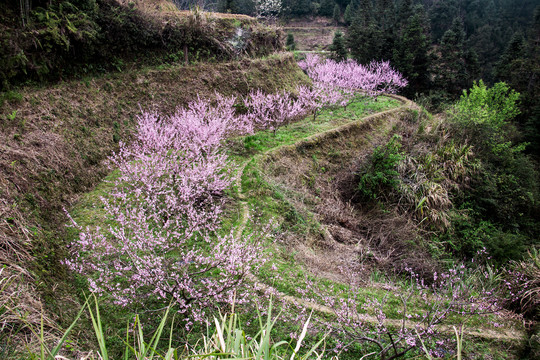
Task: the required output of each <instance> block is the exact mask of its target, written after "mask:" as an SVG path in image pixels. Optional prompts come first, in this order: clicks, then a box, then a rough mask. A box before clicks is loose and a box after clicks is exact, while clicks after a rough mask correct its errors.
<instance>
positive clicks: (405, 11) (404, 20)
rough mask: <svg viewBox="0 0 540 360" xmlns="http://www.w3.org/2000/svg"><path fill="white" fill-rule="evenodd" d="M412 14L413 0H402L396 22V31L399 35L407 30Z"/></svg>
mask: <svg viewBox="0 0 540 360" xmlns="http://www.w3.org/2000/svg"><path fill="white" fill-rule="evenodd" d="M412 16H413V10H412V0H401V3H400V5H399V9H398V12H397V16H396V22H395V27H396V31H397V32H398V33H399V35H401V33H402V32H403V31H404V30H405V28H406V27H407V24H408V22H409V20H410V18H411V17H412Z"/></svg>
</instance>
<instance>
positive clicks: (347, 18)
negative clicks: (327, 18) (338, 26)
mask: <svg viewBox="0 0 540 360" xmlns="http://www.w3.org/2000/svg"><path fill="white" fill-rule="evenodd" d="M351 4H352V1H351V2H350V3H349V4H348V5H347V7H346V8H345V12H344V13H343V20H345V23H346V24H347V25H350V24H352V20H353V14H352V13H353V8H352V7H353V6H352V5H351Z"/></svg>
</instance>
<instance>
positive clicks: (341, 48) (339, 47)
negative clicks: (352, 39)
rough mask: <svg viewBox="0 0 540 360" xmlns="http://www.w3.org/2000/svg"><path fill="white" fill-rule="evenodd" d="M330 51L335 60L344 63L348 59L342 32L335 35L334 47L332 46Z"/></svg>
mask: <svg viewBox="0 0 540 360" xmlns="http://www.w3.org/2000/svg"><path fill="white" fill-rule="evenodd" d="M330 51H332V55H331V58H332V59H333V60H336V61H343V60H346V59H347V49H346V48H345V41H344V39H343V33H342V32H341V31H336V32H335V33H334V40H333V41H332V45H330Z"/></svg>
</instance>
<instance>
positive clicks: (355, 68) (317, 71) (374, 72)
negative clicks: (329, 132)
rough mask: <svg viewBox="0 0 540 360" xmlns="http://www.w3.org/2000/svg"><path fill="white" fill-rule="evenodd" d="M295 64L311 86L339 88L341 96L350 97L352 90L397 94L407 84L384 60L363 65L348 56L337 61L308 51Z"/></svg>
mask: <svg viewBox="0 0 540 360" xmlns="http://www.w3.org/2000/svg"><path fill="white" fill-rule="evenodd" d="M298 65H299V66H300V67H301V68H302V69H303V70H304V71H305V72H306V73H307V74H308V76H309V77H310V78H311V79H312V80H313V83H314V86H317V87H322V88H327V89H339V90H340V91H341V92H342V94H343V97H344V99H347V98H348V99H351V98H352V94H354V93H355V92H364V93H365V94H367V95H368V96H378V95H379V94H381V93H396V92H397V91H398V90H399V89H400V88H402V87H404V86H406V85H407V80H405V78H404V77H403V76H402V75H401V73H399V72H398V71H396V70H395V69H393V68H392V67H391V66H390V63H389V62H387V61H386V62H371V63H370V64H369V65H367V66H364V65H362V64H358V63H357V62H356V61H354V60H350V59H349V60H346V61H341V62H337V61H334V60H331V59H325V60H323V59H322V58H321V57H319V56H318V55H313V54H308V55H307V56H306V59H305V60H302V61H300V62H299V63H298Z"/></svg>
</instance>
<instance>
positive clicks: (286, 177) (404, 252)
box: [261, 112, 435, 280]
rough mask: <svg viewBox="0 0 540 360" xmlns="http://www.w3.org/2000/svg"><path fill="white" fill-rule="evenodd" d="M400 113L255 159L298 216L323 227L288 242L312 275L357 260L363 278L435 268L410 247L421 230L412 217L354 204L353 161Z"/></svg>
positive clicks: (333, 273)
mask: <svg viewBox="0 0 540 360" xmlns="http://www.w3.org/2000/svg"><path fill="white" fill-rule="evenodd" d="M403 115H404V114H395V113H393V112H390V113H386V114H383V115H378V116H375V117H373V118H371V119H370V120H368V121H366V122H363V123H356V124H354V123H353V124H351V125H348V126H344V127H341V128H340V129H339V130H336V131H329V132H327V133H325V134H324V135H323V136H314V137H312V138H309V139H307V140H305V141H301V142H300V143H298V144H296V145H295V146H285V147H281V148H280V149H279V150H277V151H274V152H272V153H271V154H269V155H268V156H267V157H266V158H265V159H263V160H262V161H261V167H262V171H263V172H264V175H265V178H266V180H267V181H268V182H269V183H271V184H273V186H274V187H276V188H279V189H280V192H281V193H282V194H285V195H286V196H287V201H288V202H290V203H291V204H292V205H293V206H294V207H295V209H296V210H297V211H298V212H299V213H302V214H308V213H309V214H313V216H314V218H315V220H316V221H317V222H319V223H320V224H321V227H320V231H319V232H316V233H308V234H305V235H303V237H302V238H295V237H294V236H293V235H289V236H288V237H287V240H286V243H287V244H289V245H290V246H291V247H293V248H294V251H296V252H297V254H298V255H297V256H298V259H299V260H300V261H302V262H303V263H305V264H306V265H307V266H308V268H309V269H310V270H311V271H312V272H314V273H316V274H317V275H318V276H322V277H326V278H329V279H334V280H335V279H338V278H339V277H340V276H341V275H340V272H339V267H340V266H343V265H345V264H347V265H351V264H356V266H357V267H358V269H361V270H363V272H364V274H366V276H368V275H369V274H370V273H371V271H372V270H373V268H374V267H377V268H382V269H384V270H388V271H391V272H392V271H398V272H399V271H403V270H404V268H405V267H409V268H412V269H414V270H416V271H417V272H418V273H421V274H429V273H431V274H432V272H433V270H434V269H435V265H433V263H432V262H431V261H430V260H429V259H430V257H429V255H428V254H427V251H425V250H423V249H422V247H421V246H418V244H416V240H417V239H418V238H420V233H419V232H418V229H417V227H416V226H415V223H414V221H413V219H411V218H410V217H408V216H403V215H402V214H400V213H399V211H398V209H386V211H381V210H380V209H373V208H372V206H371V205H370V206H368V204H365V206H364V204H361V203H358V202H356V201H354V199H355V193H356V187H357V179H356V178H355V175H354V174H355V172H356V171H357V169H358V166H359V163H361V162H362V161H363V159H365V158H366V157H367V155H368V154H369V153H370V152H371V151H372V149H373V148H374V147H375V146H376V145H378V144H380V143H382V142H384V141H385V140H386V139H387V138H388V136H390V135H391V133H392V132H394V131H399V129H401V126H400V124H401V121H400V118H401V117H402V116H403ZM351 199H352V201H351Z"/></svg>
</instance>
